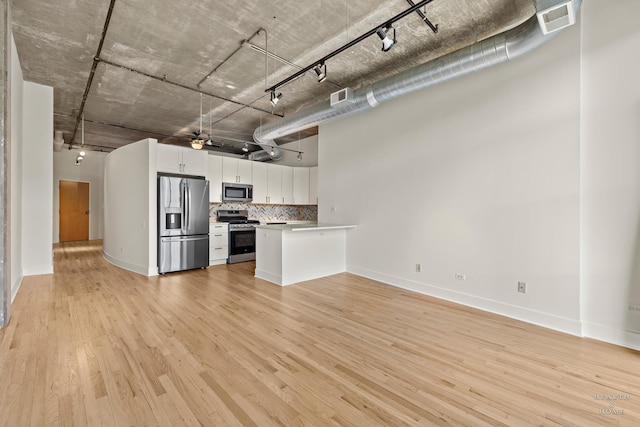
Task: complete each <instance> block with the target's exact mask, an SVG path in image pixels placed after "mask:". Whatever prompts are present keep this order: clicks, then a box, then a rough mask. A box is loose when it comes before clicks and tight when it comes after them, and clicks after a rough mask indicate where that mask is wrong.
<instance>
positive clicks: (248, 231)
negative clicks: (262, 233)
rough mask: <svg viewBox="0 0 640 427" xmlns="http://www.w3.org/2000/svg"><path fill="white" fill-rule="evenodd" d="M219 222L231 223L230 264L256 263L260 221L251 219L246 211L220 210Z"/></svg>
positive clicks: (228, 261) (228, 260) (218, 213)
mask: <svg viewBox="0 0 640 427" xmlns="http://www.w3.org/2000/svg"><path fill="white" fill-rule="evenodd" d="M216 216H217V219H218V221H219V222H228V223H229V258H228V259H227V263H228V264H235V263H237V262H245V261H254V260H255V259H256V225H258V224H260V221H258V220H255V219H249V218H248V217H249V212H248V211H246V210H219V211H217V213H216Z"/></svg>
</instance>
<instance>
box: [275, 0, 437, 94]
mask: <svg viewBox="0 0 640 427" xmlns="http://www.w3.org/2000/svg"><path fill="white" fill-rule="evenodd" d="M432 1H433V0H422V1H420V2H418V3H415V4H414V5H413V6H411V7H410V8H409V9H406V10H405V11H403V12H401V13H399V14H398V15H396V16H394V17H393V18H391V19H389V20H388V21H385V22H384V23H383V24H382V25H378V26H376V27H375V28H372V29H371V30H369V31H367V32H366V33H364V34H362V35H361V36H360V37H358V38H355V39H353V40H351V41H350V42H349V43H347V44H345V45H343V46H341V47H339V48H338V49H336V50H334V51H333V52H331V53H330V54H328V55H326V56H324V57H322V58H320V59H318V60H317V61H315V62H313V63H312V64H310V65H308V66H306V67H305V68H303V69H301V70H299V71H298V72H296V73H294V74H292V75H290V76H289V77H287V78H286V79H284V80H282V81H280V82H278V83H276V84H275V85H273V86H271V87H269V88H267V89H265V92H275V90H276V89H278V88H279V87H280V86H284V85H285V84H287V83H289V82H290V81H291V80H293V79H296V78H298V77H299V76H301V75H302V74H304V73H306V72H307V71H309V70H312V69H313V68H314V67H315V66H316V65H321V64H324V63H325V62H326V61H327V60H328V59H331V58H333V57H334V56H336V55H338V54H340V53H342V52H344V51H345V50H347V49H349V48H350V47H352V46H355V45H356V44H358V43H360V42H361V41H363V40H364V39H366V38H368V37H370V36H372V35H373V34H376V33H377V32H378V30H380V29H381V28H386V29H389V28H392V27H393V25H392V24H393V23H395V22H397V21H399V20H401V19H402V18H404V17H405V16H407V15H410V14H412V13H413V12H415V11H417V10H418V9H420V8H421V7H422V6H425V5H426V4H428V3H431V2H432ZM387 50H388V49H387Z"/></svg>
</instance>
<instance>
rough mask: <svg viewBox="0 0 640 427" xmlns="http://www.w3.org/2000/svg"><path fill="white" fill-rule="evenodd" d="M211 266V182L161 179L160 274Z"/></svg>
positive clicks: (177, 177)
mask: <svg viewBox="0 0 640 427" xmlns="http://www.w3.org/2000/svg"><path fill="white" fill-rule="evenodd" d="M208 265H209V181H206V180H205V179H204V178H202V179H198V178H188V177H181V176H174V175H172V176H170V175H158V273H160V274H162V273H168V272H171V271H181V270H190V269H193V268H202V267H207V266H208Z"/></svg>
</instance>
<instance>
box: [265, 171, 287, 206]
mask: <svg viewBox="0 0 640 427" xmlns="http://www.w3.org/2000/svg"><path fill="white" fill-rule="evenodd" d="M267 166H268V167H267V171H268V174H269V178H268V179H267V188H268V191H267V192H268V196H269V197H268V201H267V203H269V204H272V205H281V204H283V199H282V170H283V169H284V168H285V167H286V166H280V165H267Z"/></svg>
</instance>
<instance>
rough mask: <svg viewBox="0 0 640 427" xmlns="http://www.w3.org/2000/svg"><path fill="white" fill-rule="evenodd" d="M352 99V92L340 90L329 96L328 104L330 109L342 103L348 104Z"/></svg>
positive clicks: (349, 89) (345, 89) (348, 89)
mask: <svg viewBox="0 0 640 427" xmlns="http://www.w3.org/2000/svg"><path fill="white" fill-rule="evenodd" d="M352 98H353V91H352V90H351V88H348V87H346V88H344V89H340V90H339V91H337V92H333V93H332V94H331V100H330V104H331V106H332V107H335V106H338V105H342V104H343V103H344V102H349V101H351V99H352Z"/></svg>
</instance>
